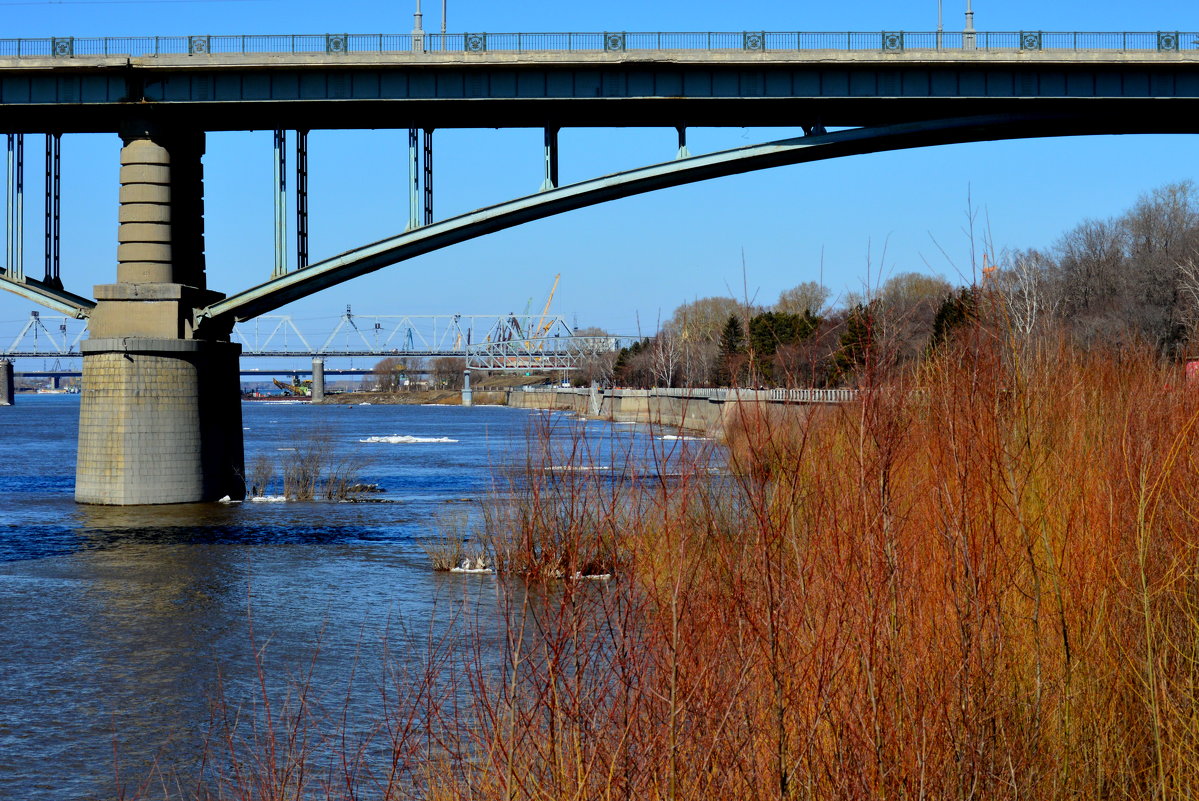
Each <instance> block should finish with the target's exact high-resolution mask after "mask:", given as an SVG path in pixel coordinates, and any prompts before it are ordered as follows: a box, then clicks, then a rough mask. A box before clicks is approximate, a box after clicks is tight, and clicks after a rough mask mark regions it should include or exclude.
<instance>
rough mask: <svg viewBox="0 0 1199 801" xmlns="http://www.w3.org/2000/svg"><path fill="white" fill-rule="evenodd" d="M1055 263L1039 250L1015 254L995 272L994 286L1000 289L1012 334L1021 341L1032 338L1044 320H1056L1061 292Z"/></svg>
mask: <svg viewBox="0 0 1199 801" xmlns="http://www.w3.org/2000/svg"><path fill="white" fill-rule="evenodd" d="M1055 270H1056V264H1055V263H1054V261H1053V259H1052V258H1051V257H1049V256H1048V255H1046V254H1044V253H1041V252H1040V251H1037V250H1027V251H1024V252H1022V253H1016V254H1014V255H1013V256H1012V258H1011V266H1010V267H1004V268H1002V269H1000V270H999V271H997V272H996V273H995V279H994V280H995V283H994V287H995V289H997V290H998V291H999V295H1000V298H1001V299H1002V302H1003V308H1004V310H1005V311H1006V312H1007V317H1008V320H1009V322H1010V324H1011V328H1012V331H1013V333H1015V334H1016V335H1017V337H1019V338H1020V339H1021V340H1022V341H1027V340H1028V339H1029V338H1031V337H1032V336H1033V334H1034V332H1036V331H1037V330H1038V329H1039V327H1040V326H1041V325H1042V324H1044V322H1045V321H1047V320H1051V319H1053V317H1054V316H1055V315H1056V314H1057V310H1058V306H1059V305H1060V300H1061V295H1060V293H1059V290H1058V287H1057V284H1056V282H1055V281H1054V271H1055Z"/></svg>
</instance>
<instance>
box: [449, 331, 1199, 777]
mask: <svg viewBox="0 0 1199 801" xmlns="http://www.w3.org/2000/svg"><path fill="white" fill-rule="evenodd" d="M1170 375H1172V372H1171V371H1170V370H1169V369H1167V368H1159V367H1157V366H1155V364H1154V362H1153V361H1152V360H1151V359H1150V358H1148V357H1147V356H1146V355H1145V354H1142V353H1115V354H1113V353H1082V352H1079V351H1077V350H1074V349H1072V348H1071V347H1070V346H1068V345H1067V344H1064V343H1050V344H1047V345H1044V346H1043V347H1042V348H1041V349H1039V350H1026V351H1023V352H1021V351H1017V350H1015V349H1006V348H1005V347H1004V346H1003V345H1002V343H1001V342H999V341H998V340H995V339H987V337H986V336H985V335H984V333H983V332H980V333H979V335H978V336H977V337H976V338H975V339H974V341H972V342H967V343H965V344H963V345H960V346H958V347H957V348H956V349H947V350H945V351H944V352H942V353H940V354H937V355H936V356H935V357H933V358H931V359H930V360H928V361H927V362H926V363H924V364H923V365H921V366H920V367H919V368H918V369H916V370H914V371H912V372H911V373H910V374H908V375H906V376H901V377H899V378H895V379H892V380H891V381H889V382H888V383H887V384H885V385H883V386H876V387H872V388H870V389H868V390H866V391H865V392H864V394H863V397H862V399H861V400H860V402H858V403H856V404H853V405H845V406H840V407H828V408H819V409H806V410H797V411H794V412H790V413H786V412H782V413H780V412H779V411H777V410H773V411H771V410H766V409H755V408H753V407H745V408H744V409H743V410H742V411H743V413H742V414H741V415H739V416H738V417H734V418H732V419H731V420H730V425H729V431H728V439H729V445H730V463H731V472H732V476H731V477H726V478H723V479H716V480H713V479H711V478H710V477H708V476H706V474H702V473H701V472H699V471H697V472H696V474H695V475H694V476H692V478H691V479H690V480H683V481H678V482H674V483H671V484H669V485H667V484H665V483H663V484H653V485H648V484H631V485H620V486H619V492H620V493H622V495H621V497H623V498H624V499H625V501H626V502H630V503H632V504H634V505H635V507H636V508H637V510H638V511H637V514H635V515H627V516H623V517H622V524H621V525H622V529H621V531H620V536H621V538H622V543H621V547H622V549H623V551H624V553H626V554H627V556H626V557H625V559H624V561H625V565H624V571H623V572H622V573H621V574H620V576H619V577H618V580H617V581H615V582H613V583H611V584H608V585H604V586H594V585H590V586H587V587H579V586H572V585H568V586H566V587H561V588H559V589H557V590H554V591H553V592H551V593H550V596H549V597H547V598H546V599H543V601H542V602H540V603H539V604H537V605H534V606H530V605H529V604H528V602H527V601H522V603H521V605H520V607H519V608H515V607H514V608H510V609H509V613H508V616H507V627H508V631H509V642H508V650H507V658H506V661H505V668H504V670H503V671H502V676H501V678H500V679H499V680H496V679H495V677H494V676H489V675H487V674H486V673H485V672H484V671H480V672H479V673H477V674H476V684H475V689H476V692H475V694H474V703H475V704H476V706H475V708H474V710H473V711H472V713H471V715H470V717H471V718H472V719H477V720H483V721H485V725H481V726H476V727H474V728H473V729H472V733H471V736H472V737H473V738H474V740H473V741H472V743H471V746H470V748H469V749H464V751H469V752H470V753H472V754H474V755H475V757H476V758H475V759H467V760H465V761H464V762H463V763H461V764H460V765H459V766H458V767H457V768H456V769H455V771H454V773H453V775H452V776H450V775H449V774H443V775H442V776H441V779H443V780H444V783H439V781H437V780H434V781H433V782H432V786H433V787H434V790H433V791H432V792H431V794H430V797H472V798H506V799H515V798H672V799H678V798H709V797H719V798H746V799H750V798H753V799H757V798H769V797H778V798H810V799H817V798H819V799H827V798H846V799H857V798H883V797H912V798H1046V799H1048V798H1066V797H1071V798H1079V797H1086V798H1092V797H1095V798H1103V797H1113V798H1114V797H1133V798H1165V797H1184V796H1187V795H1190V794H1193V793H1194V792H1195V791H1196V789H1199V788H1197V787H1196V781H1197V780H1199V760H1197V758H1196V754H1199V705H1197V702H1196V698H1197V691H1199V686H1197V682H1199V560H1197V556H1199V524H1197V523H1199V519H1197V514H1199V512H1197V510H1199V504H1197V503H1196V501H1197V500H1199V499H1197V498H1196V494H1197V493H1199V490H1197V489H1196V488H1197V487H1199V481H1197V479H1199V430H1197V426H1196V416H1197V414H1199V401H1197V399H1196V397H1195V395H1194V394H1193V390H1190V389H1187V388H1183V387H1174V386H1170V384H1171V381H1170V380H1169V376H1170ZM613 486H614V485H613V484H611V483H609V484H605V485H602V486H601V485H599V484H594V485H588V489H587V490H586V491H587V492H597V493H600V495H601V496H602V495H603V493H612V492H615V491H616V490H614V489H613ZM630 495H633V496H635V498H634V499H633V500H629V496H630ZM614 503H615V496H608V497H595V498H592V499H590V500H586V501H583V502H582V504H581V506H582V507H583V508H592V509H614V508H616V507H615V506H614V505H613V504H614ZM554 593H556V595H555V594H554Z"/></svg>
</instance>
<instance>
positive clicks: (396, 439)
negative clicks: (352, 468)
mask: <svg viewBox="0 0 1199 801" xmlns="http://www.w3.org/2000/svg"><path fill="white" fill-rule="evenodd" d="M358 441H359V442H385V443H388V444H390V445H415V444H417V443H426V442H435V443H444V442H457V441H458V440H456V439H450V438H449V437H413V436H409V435H407V434H393V435H392V436H390V437H367V438H366V439H360V440H358Z"/></svg>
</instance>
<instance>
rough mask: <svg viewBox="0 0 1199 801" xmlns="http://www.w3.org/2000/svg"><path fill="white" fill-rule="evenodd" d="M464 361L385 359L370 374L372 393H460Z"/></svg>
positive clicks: (449, 357)
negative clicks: (435, 390) (448, 390)
mask: <svg viewBox="0 0 1199 801" xmlns="http://www.w3.org/2000/svg"><path fill="white" fill-rule="evenodd" d="M465 369H466V360H465V359H462V358H459V357H456V356H439V357H437V358H434V359H423V358H420V357H418V356H388V357H387V358H385V359H382V360H380V361H379V362H377V363H376V364H375V366H374V368H373V370H372V372H373V373H374V375H373V376H372V378H373V383H374V387H373V389H374V390H375V391H377V392H400V391H402V390H407V389H462V373H463V371H464V370H465Z"/></svg>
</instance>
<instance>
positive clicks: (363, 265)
mask: <svg viewBox="0 0 1199 801" xmlns="http://www.w3.org/2000/svg"><path fill="white" fill-rule="evenodd" d="M1196 132H1199V123H1195V122H1192V121H1189V120H1185V119H1177V118H1170V117H1169V116H1162V117H1155V118H1153V119H1136V120H1133V119H1127V118H1125V119H1121V118H1112V117H1110V116H1102V115H1098V114H1096V115H1094V116H1079V115H1077V114H1061V115H1052V114H1029V115H1012V114H1003V115H988V116H981V117H965V118H958V119H948V120H935V121H926V122H916V123H903V124H899V125H889V126H879V127H869V128H854V129H850V130H845V131H837V132H834V133H828V134H822V135H818V136H805V137H799V138H794V139H783V140H778V141H774V142H767V143H765V144H759V145H749V146H746V147H740V148H735V149H732V150H724V151H720V152H717V153H709V154H706V155H701V156H693V157H690V158H683V159H677V160H674V161H669V162H663V163H660V164H653V165H650V166H647V167H639V168H637V169H633V170H626V171H624V172H618V173H613V174H611V175H606V176H603V177H600V178H593V179H590V180H586V181H580V182H579V183H575V184H570V185H568V186H563V187H560V188H557V189H552V190H548V191H543V192H540V193H538V194H535V195H529V196H526V197H521V198H517V199H515V200H510V201H507V202H504V203H499V204H496V205H494V206H489V207H486V208H481V209H477V210H475V211H471V212H467V213H466V214H462V215H459V216H457V217H451V218H449V219H446V220H442V221H440V222H436V223H431V224H428V225H425V226H423V227H420V228H416V229H413V230H410V231H407V232H405V233H402V234H399V235H398V236H393V237H390V238H388V239H383V240H380V241H378V242H374V243H372V244H369V245H366V246H364V247H361V248H356V249H354V250H350V251H346V252H345V253H342V254H341V255H338V256H334V257H333V258H330V259H326V260H325V261H322V262H318V263H316V264H313V265H311V266H309V267H307V268H305V269H303V270H298V271H295V272H291V273H288V274H286V275H282V276H279V277H277V278H274V279H272V280H270V281H267V282H265V283H262V284H259V285H258V286H255V287H252V288H250V289H247V290H245V291H242V292H239V293H237V294H235V295H232V296H230V297H228V298H226V299H224V300H221V301H218V302H216V303H213V304H212V305H210V306H208V307H206V308H204V309H201V310H199V312H198V323H199V328H200V333H201V335H202V336H203V335H205V334H208V335H214V334H215V335H217V336H219V335H220V334H221V333H222V332H224V331H227V330H228V329H229V328H231V327H232V325H233V324H234V323H235V322H240V321H244V320H248V319H251V318H253V317H256V316H258V315H260V314H265V313H267V312H271V311H274V310H275V309H278V308H279V307H281V306H283V305H285V304H287V303H291V302H292V301H296V300H299V299H301V298H305V297H307V296H309V295H312V294H314V293H316V292H319V291H320V290H322V289H326V288H328V287H331V286H335V285H337V284H340V283H343V282H345V281H348V280H350V279H352V278H356V277H358V276H361V275H366V274H367V273H371V272H374V271H376V270H380V269H382V268H384V267H387V266H390V265H392V264H397V263H399V262H402V261H406V260H408V259H412V258H415V257H416V256H420V255H423V254H425V253H430V252H432V251H435V250H440V249H442V248H445V247H449V246H450V245H454V244H457V243H459V242H465V241H467V240H470V239H476V238H478V237H481V236H485V235H487V234H490V233H494V232H496V231H501V230H504V229H507V228H512V227H515V226H517V225H522V224H524V223H527V222H532V221H534V220H540V219H544V218H546V217H552V216H554V215H557V214H562V213H564V212H568V211H573V210H575V209H581V208H585V207H587V206H594V205H598V204H600V203H606V202H608V201H612V200H618V199H620V198H625V197H631V196H633V195H639V194H644V193H647V192H652V191H655V190H659V189H667V188H670V187H675V186H682V185H685V184H690V183H696V182H699V181H706V180H710V179H712V178H722V177H725V176H729V175H737V174H741V173H746V172H753V171H756V170H763V169H769V168H771V167H782V166H787V165H792V164H802V163H806V162H813V161H822V160H826V159H833V158H842V157H845V156H855V155H862V154H867V153H879V152H887V151H894V150H907V149H913V148H920V147H934V146H937V145H949V144H963V143H969V142H983V141H999V140H1009V139H1031V138H1043V137H1056V136H1083V135H1095V134H1130V133H1196Z"/></svg>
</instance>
